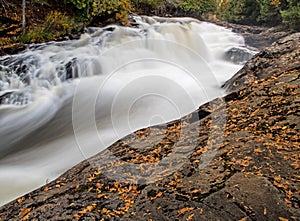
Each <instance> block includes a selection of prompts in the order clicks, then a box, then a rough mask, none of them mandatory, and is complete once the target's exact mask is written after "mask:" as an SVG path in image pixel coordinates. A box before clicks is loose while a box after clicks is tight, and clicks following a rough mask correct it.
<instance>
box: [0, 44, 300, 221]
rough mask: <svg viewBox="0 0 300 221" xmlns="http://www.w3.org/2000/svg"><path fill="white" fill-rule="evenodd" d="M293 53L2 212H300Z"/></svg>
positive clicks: (217, 216)
mask: <svg viewBox="0 0 300 221" xmlns="http://www.w3.org/2000/svg"><path fill="white" fill-rule="evenodd" d="M283 42H286V40H283ZM285 45H287V46H288V45H289V43H288V44H285ZM268 50H270V49H267V51H268ZM271 50H277V49H276V45H275V49H271ZM261 53H266V52H261ZM292 53H295V54H299V47H298V49H297V50H296V49H293V52H292ZM289 55H290V54H289V50H287V56H289ZM281 56H283V55H281ZM255 59H256V60H255ZM274 59H275V58H274ZM290 59H291V60H289V63H288V65H289V68H288V69H280V68H279V69H278V68H277V67H275V66H274V69H276V68H277V69H276V70H278V71H275V72H272V74H270V75H269V74H266V75H264V77H259V78H258V79H256V80H255V81H253V82H249V84H248V85H247V87H242V88H240V89H239V90H234V91H233V92H231V93H229V94H228V95H227V96H226V97H224V98H218V99H215V100H213V101H211V102H209V103H207V104H204V105H203V106H201V107H200V108H199V109H198V110H196V111H194V112H193V113H191V114H189V115H187V116H185V117H183V118H181V119H178V120H176V121H173V122H169V123H166V124H163V125H158V126H154V127H150V128H145V129H143V130H139V131H136V132H135V133H132V134H130V135H128V136H127V137H125V138H123V139H122V140H120V141H118V142H116V143H115V144H113V145H112V146H111V147H109V148H108V149H107V150H105V151H103V152H101V153H99V154H97V155H95V156H94V157H92V158H90V159H88V160H86V161H84V162H82V163H80V164H78V165H77V166H75V167H73V168H72V169H70V170H69V171H67V172H66V173H65V174H63V175H62V176H61V177H59V178H58V179H56V180H55V181H53V182H51V183H49V184H47V185H45V186H43V187H41V188H39V189H37V190H35V191H33V192H31V193H29V194H26V195H25V196H23V197H20V198H19V199H16V200H14V201H13V202H10V203H8V204H6V205H4V206H2V207H1V208H0V220H77V219H78V220H241V221H245V220H280V221H286V220H299V217H300V210H299V206H300V205H299V199H300V197H299V196H300V192H299V190H300V174H299V169H300V159H299V149H300V118H299V116H300V112H299V110H300V100H299V97H300V70H299V66H298V65H295V66H292V64H293V63H295V64H297V62H298V59H299V57H298V56H291V57H290ZM254 60H255V62H258V65H261V64H260V63H259V59H258V58H254ZM275 60H276V59H275ZM275 60H274V62H275ZM262 62H264V59H262ZM275 63H276V62H275ZM270 69H271V66H270ZM266 70H267V69H266ZM262 73H264V72H263V71H262ZM270 73H271V72H270ZM241 82H242V81H241Z"/></svg>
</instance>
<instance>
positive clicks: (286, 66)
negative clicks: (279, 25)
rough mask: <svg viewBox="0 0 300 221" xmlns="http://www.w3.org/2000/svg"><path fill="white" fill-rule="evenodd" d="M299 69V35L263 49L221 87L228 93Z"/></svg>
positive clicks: (285, 38)
mask: <svg viewBox="0 0 300 221" xmlns="http://www.w3.org/2000/svg"><path fill="white" fill-rule="evenodd" d="M299 68H300V33H295V34H292V35H290V36H287V37H284V38H282V39H280V40H279V41H277V42H275V43H273V44H272V45H271V46H269V47H267V48H265V49H264V50H263V51H261V52H259V53H258V54H256V55H255V56H254V57H253V58H252V59H251V60H249V61H248V62H247V63H246V64H245V66H244V67H243V68H242V69H241V70H240V71H239V72H238V73H237V74H236V75H235V76H234V77H232V78H231V79H230V80H228V81H227V82H226V83H225V84H224V86H223V87H225V88H226V89H227V91H228V92H232V91H234V90H239V89H241V88H242V87H246V86H247V84H248V83H251V82H254V81H256V80H259V79H263V78H266V77H269V76H271V75H273V74H280V73H282V72H285V71H289V70H293V69H299Z"/></svg>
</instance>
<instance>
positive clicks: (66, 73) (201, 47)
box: [0, 16, 254, 205]
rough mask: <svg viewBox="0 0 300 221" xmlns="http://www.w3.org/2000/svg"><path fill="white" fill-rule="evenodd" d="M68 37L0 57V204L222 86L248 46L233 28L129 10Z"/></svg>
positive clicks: (175, 115) (208, 97)
mask: <svg viewBox="0 0 300 221" xmlns="http://www.w3.org/2000/svg"><path fill="white" fill-rule="evenodd" d="M134 19H135V20H136V23H137V26H138V27H135V28H133V27H119V26H115V25H111V26H107V27H104V28H96V27H90V28H87V30H86V33H85V34H83V35H82V36H81V37H80V39H78V40H68V41H64V42H48V43H44V44H34V45H29V46H28V48H27V50H26V51H24V52H22V53H19V54H17V55H12V56H4V57H0V205H3V204H5V203H7V202H9V201H11V200H13V199H15V198H16V197H18V196H20V195H23V194H25V193H27V192H29V191H32V190H33V189H35V188H38V187H40V186H42V185H44V184H46V183H47V182H49V181H51V180H53V179H55V178H57V177H58V176H59V175H61V174H62V173H63V172H65V171H66V170H68V169H70V168H71V167H72V166H74V165H76V164H77V163H79V162H81V161H82V160H84V159H87V158H89V157H90V156H92V155H94V154H96V153H98V152H100V151H102V150H104V149H105V148H107V147H108V146H110V145H111V144H112V143H114V142H115V141H117V140H119V139H121V138H122V137H124V136H126V135H128V134H130V133H132V132H134V131H136V130H137V129H140V128H144V127H148V126H150V125H155V124H160V123H164V122H167V121H171V120H174V119H178V118H179V117H181V116H184V115H186V114H188V113H190V112H192V111H194V110H195V109H197V108H198V107H199V106H200V105H201V104H203V103H206V102H208V101H210V100H212V99H214V98H216V97H221V96H223V95H224V94H225V92H224V91H223V89H222V88H221V85H222V84H223V83H224V82H225V81H226V80H228V79H229V78H230V77H231V76H233V75H234V74H235V73H236V72H237V71H238V70H239V69H240V68H241V67H242V64H243V62H245V61H242V62H241V63H233V62H232V60H235V59H228V56H227V59H225V58H226V52H228V51H230V50H231V49H239V50H243V51H244V52H245V53H249V54H254V52H251V51H250V50H248V49H247V48H246V46H245V43H244V39H243V37H242V36H240V35H238V34H236V33H233V32H231V31H230V30H228V29H225V28H223V27H220V26H217V25H215V24H211V23H207V22H200V21H198V20H195V19H191V18H159V17H146V16H137V17H135V18H134Z"/></svg>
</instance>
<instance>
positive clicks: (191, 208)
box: [177, 207, 194, 215]
mask: <svg viewBox="0 0 300 221" xmlns="http://www.w3.org/2000/svg"><path fill="white" fill-rule="evenodd" d="M192 210H194V208H193V207H186V208H182V209H180V210H178V211H177V212H178V213H179V214H180V215H182V214H185V213H187V212H190V211H192Z"/></svg>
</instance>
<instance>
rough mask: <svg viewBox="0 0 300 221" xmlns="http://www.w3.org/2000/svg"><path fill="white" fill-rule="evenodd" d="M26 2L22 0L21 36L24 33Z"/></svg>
mask: <svg viewBox="0 0 300 221" xmlns="http://www.w3.org/2000/svg"><path fill="white" fill-rule="evenodd" d="M25 27H26V0H22V31H23V34H25V32H26V29H25Z"/></svg>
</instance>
